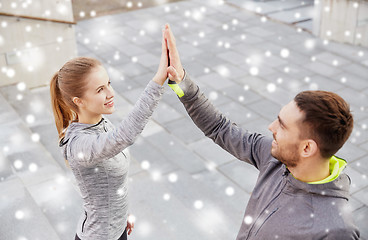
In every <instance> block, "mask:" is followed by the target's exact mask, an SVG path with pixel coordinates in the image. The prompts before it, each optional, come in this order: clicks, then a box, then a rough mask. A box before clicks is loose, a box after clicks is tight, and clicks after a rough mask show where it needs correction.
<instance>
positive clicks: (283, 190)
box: [179, 75, 359, 240]
mask: <svg viewBox="0 0 368 240" xmlns="http://www.w3.org/2000/svg"><path fill="white" fill-rule="evenodd" d="M179 87H180V88H181V89H182V90H183V92H184V96H182V97H181V98H180V100H181V102H182V103H183V104H184V107H185V108H186V110H187V112H188V114H189V116H190V117H191V118H192V120H193V122H194V123H195V124H196V125H197V127H198V128H200V129H201V130H202V131H203V133H204V134H205V135H206V136H207V137H209V138H211V139H212V140H213V141H214V142H215V143H216V144H218V145H220V146H221V147H222V148H223V149H225V150H226V151H228V152H229V153H231V154H232V155H234V156H235V157H236V158H237V159H239V160H242V161H244V162H247V163H249V164H252V165H253V166H254V167H256V168H257V169H258V170H259V175H258V179H257V183H256V185H255V187H254V190H253V192H252V195H251V197H250V199H249V202H248V205H247V207H246V210H245V215H244V218H243V221H242V223H241V228H240V231H239V233H238V236H237V240H245V239H252V240H253V239H254V240H270V239H280V240H299V239H300V240H312V239H313V240H315V239H316V240H317V239H329V240H348V239H359V231H358V229H357V228H356V226H355V225H354V223H353V220H352V213H351V209H350V208H349V204H348V200H349V186H350V179H349V177H348V176H347V175H346V174H344V173H341V174H340V175H339V177H337V178H336V179H335V180H334V181H332V182H328V183H325V184H308V183H305V182H301V181H298V180H297V179H295V178H294V177H293V176H292V175H291V174H290V172H289V171H288V170H287V168H286V167H285V165H284V164H282V163H281V162H279V161H278V160H277V159H275V158H273V157H272V155H271V143H272V138H269V137H265V136H262V135H261V134H257V133H250V132H248V131H245V130H243V129H241V128H240V127H238V126H237V125H236V124H235V123H232V122H231V121H230V120H229V119H227V118H226V117H225V116H224V115H223V114H221V113H220V112H219V111H217V110H216V109H215V108H214V107H213V105H212V104H211V102H210V101H209V100H208V99H207V98H206V97H205V96H204V94H203V93H201V92H200V90H199V88H198V86H197V85H196V84H195V83H194V82H192V81H191V80H190V78H189V76H188V75H186V77H185V79H184V80H183V81H182V82H181V83H180V84H179ZM244 204H245V203H244Z"/></svg>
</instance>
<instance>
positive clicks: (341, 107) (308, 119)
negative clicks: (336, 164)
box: [294, 91, 354, 158]
mask: <svg viewBox="0 0 368 240" xmlns="http://www.w3.org/2000/svg"><path fill="white" fill-rule="evenodd" d="M294 101H295V103H296V105H297V106H298V108H299V109H300V110H301V111H302V112H303V113H304V119H302V121H301V128H300V129H301V136H300V138H301V139H307V138H309V139H312V140H314V141H315V142H316V143H317V145H318V148H319V151H320V154H321V156H322V157H323V158H330V157H332V155H334V154H335V153H336V152H337V151H338V150H339V149H340V148H341V147H342V146H343V145H344V143H345V142H346V140H347V139H348V138H349V136H350V134H351V132H352V130H353V126H354V120H353V116H352V114H351V111H350V107H349V104H348V103H347V102H345V100H344V99H343V98H342V97H340V96H339V95H337V94H336V93H333V92H327V91H304V92H300V93H299V94H297V95H296V96H295V98H294Z"/></svg>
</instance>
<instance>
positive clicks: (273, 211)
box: [254, 207, 279, 236]
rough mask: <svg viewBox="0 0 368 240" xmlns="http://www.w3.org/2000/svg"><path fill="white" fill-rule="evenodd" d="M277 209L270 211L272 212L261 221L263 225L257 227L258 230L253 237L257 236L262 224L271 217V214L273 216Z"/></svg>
mask: <svg viewBox="0 0 368 240" xmlns="http://www.w3.org/2000/svg"><path fill="white" fill-rule="evenodd" d="M278 209H279V207H277V208H275V209H274V210H272V212H271V213H270V214H269V215H268V216H267V218H266V219H265V220H264V221H263V223H262V224H261V226H259V228H258V229H257V232H256V233H255V234H254V236H257V234H258V232H259V230H260V229H261V228H262V226H263V224H264V223H265V222H266V221H267V220H268V219H269V218H270V217H271V216H272V214H274V213H275V212H276V211H277V210H278Z"/></svg>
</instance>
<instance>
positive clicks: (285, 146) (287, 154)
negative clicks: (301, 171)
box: [268, 101, 304, 168]
mask: <svg viewBox="0 0 368 240" xmlns="http://www.w3.org/2000/svg"><path fill="white" fill-rule="evenodd" d="M303 117H304V114H303V113H302V112H301V111H300V110H299V108H298V107H297V105H296V103H295V102H294V101H291V102H290V103H288V104H287V105H285V106H284V107H283V108H282V109H281V111H280V113H279V115H278V117H277V119H276V120H275V121H273V122H272V123H271V124H270V125H269V126H268V129H269V130H270V131H271V132H272V134H273V139H274V141H273V142H272V149H271V154H272V156H273V157H274V158H276V159H277V160H279V161H280V162H282V163H284V164H285V165H286V166H287V167H290V168H291V167H296V166H297V164H298V162H299V160H300V153H301V151H303V147H302V146H301V144H300V143H301V140H300V138H299V136H300V135H299V133H300V125H299V124H300V122H301V120H302V119H303Z"/></svg>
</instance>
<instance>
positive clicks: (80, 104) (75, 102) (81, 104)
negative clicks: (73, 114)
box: [73, 97, 84, 107]
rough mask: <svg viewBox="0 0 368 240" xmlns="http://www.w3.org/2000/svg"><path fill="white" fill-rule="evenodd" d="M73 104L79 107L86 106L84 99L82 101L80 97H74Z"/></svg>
mask: <svg viewBox="0 0 368 240" xmlns="http://www.w3.org/2000/svg"><path fill="white" fill-rule="evenodd" d="M73 103H74V104H75V105H77V106H78V107H83V106H84V103H83V101H82V99H80V98H79V97H73Z"/></svg>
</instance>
